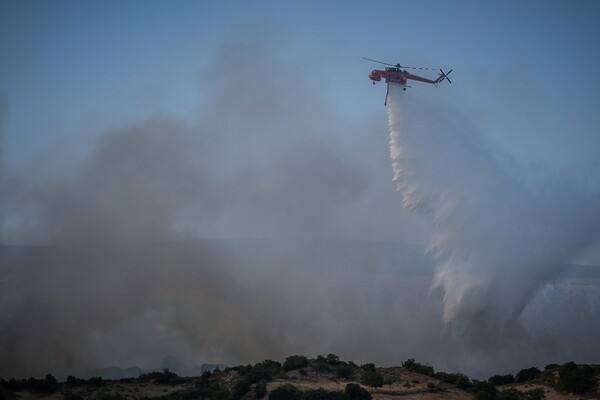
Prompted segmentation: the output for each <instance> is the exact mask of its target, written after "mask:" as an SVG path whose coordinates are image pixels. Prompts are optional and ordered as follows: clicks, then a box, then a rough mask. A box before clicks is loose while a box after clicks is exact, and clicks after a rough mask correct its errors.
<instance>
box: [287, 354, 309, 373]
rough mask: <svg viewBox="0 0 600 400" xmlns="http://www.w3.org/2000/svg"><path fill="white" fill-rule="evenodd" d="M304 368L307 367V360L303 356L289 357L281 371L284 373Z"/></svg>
mask: <svg viewBox="0 0 600 400" xmlns="http://www.w3.org/2000/svg"><path fill="white" fill-rule="evenodd" d="M305 367H308V359H307V358H306V357H304V356H289V357H288V358H286V359H285V362H284V363H283V370H284V371H286V372H288V371H293V370H295V369H300V368H305Z"/></svg>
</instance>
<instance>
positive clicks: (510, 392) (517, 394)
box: [495, 388, 546, 400]
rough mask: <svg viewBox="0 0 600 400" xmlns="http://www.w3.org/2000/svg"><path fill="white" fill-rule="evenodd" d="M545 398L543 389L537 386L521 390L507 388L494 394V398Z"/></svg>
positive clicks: (530, 399) (514, 399)
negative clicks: (524, 390)
mask: <svg viewBox="0 0 600 400" xmlns="http://www.w3.org/2000/svg"><path fill="white" fill-rule="evenodd" d="M545 398H546V393H545V392H544V389H542V388H537V389H532V390H528V391H526V392H521V391H520V390H517V389H507V390H503V391H501V392H498V393H497V394H496V398H495V400H543V399H545Z"/></svg>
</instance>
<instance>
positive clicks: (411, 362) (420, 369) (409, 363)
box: [402, 358, 434, 376]
mask: <svg viewBox="0 0 600 400" xmlns="http://www.w3.org/2000/svg"><path fill="white" fill-rule="evenodd" d="M402 366H403V367H404V368H405V369H406V370H407V371H411V372H416V373H417V374H422V375H427V376H433V373H434V370H433V367H432V366H430V365H423V364H421V363H418V362H415V359H414V358H409V359H408V360H406V361H404V362H403V363H402Z"/></svg>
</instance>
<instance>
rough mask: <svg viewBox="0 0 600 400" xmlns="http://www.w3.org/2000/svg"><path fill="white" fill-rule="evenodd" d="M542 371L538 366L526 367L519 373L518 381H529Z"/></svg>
mask: <svg viewBox="0 0 600 400" xmlns="http://www.w3.org/2000/svg"><path fill="white" fill-rule="evenodd" d="M540 373H541V371H540V370H539V369H537V368H536V367H531V368H525V369H522V370H520V371H519V372H518V373H517V376H516V380H517V382H527V381H530V380H532V379H535V378H536V377H537V376H538V375H539V374H540Z"/></svg>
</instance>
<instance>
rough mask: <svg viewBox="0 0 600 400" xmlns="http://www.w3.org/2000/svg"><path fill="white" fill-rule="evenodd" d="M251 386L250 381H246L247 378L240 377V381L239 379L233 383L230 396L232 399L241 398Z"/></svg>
mask: <svg viewBox="0 0 600 400" xmlns="http://www.w3.org/2000/svg"><path fill="white" fill-rule="evenodd" d="M251 386H252V383H251V382H250V381H248V380H247V379H242V380H241V381H239V382H238V383H236V384H235V387H234V388H233V393H232V396H231V397H232V398H233V399H234V400H237V399H240V398H242V396H243V395H245V394H246V393H248V392H249V391H250V387H251Z"/></svg>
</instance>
